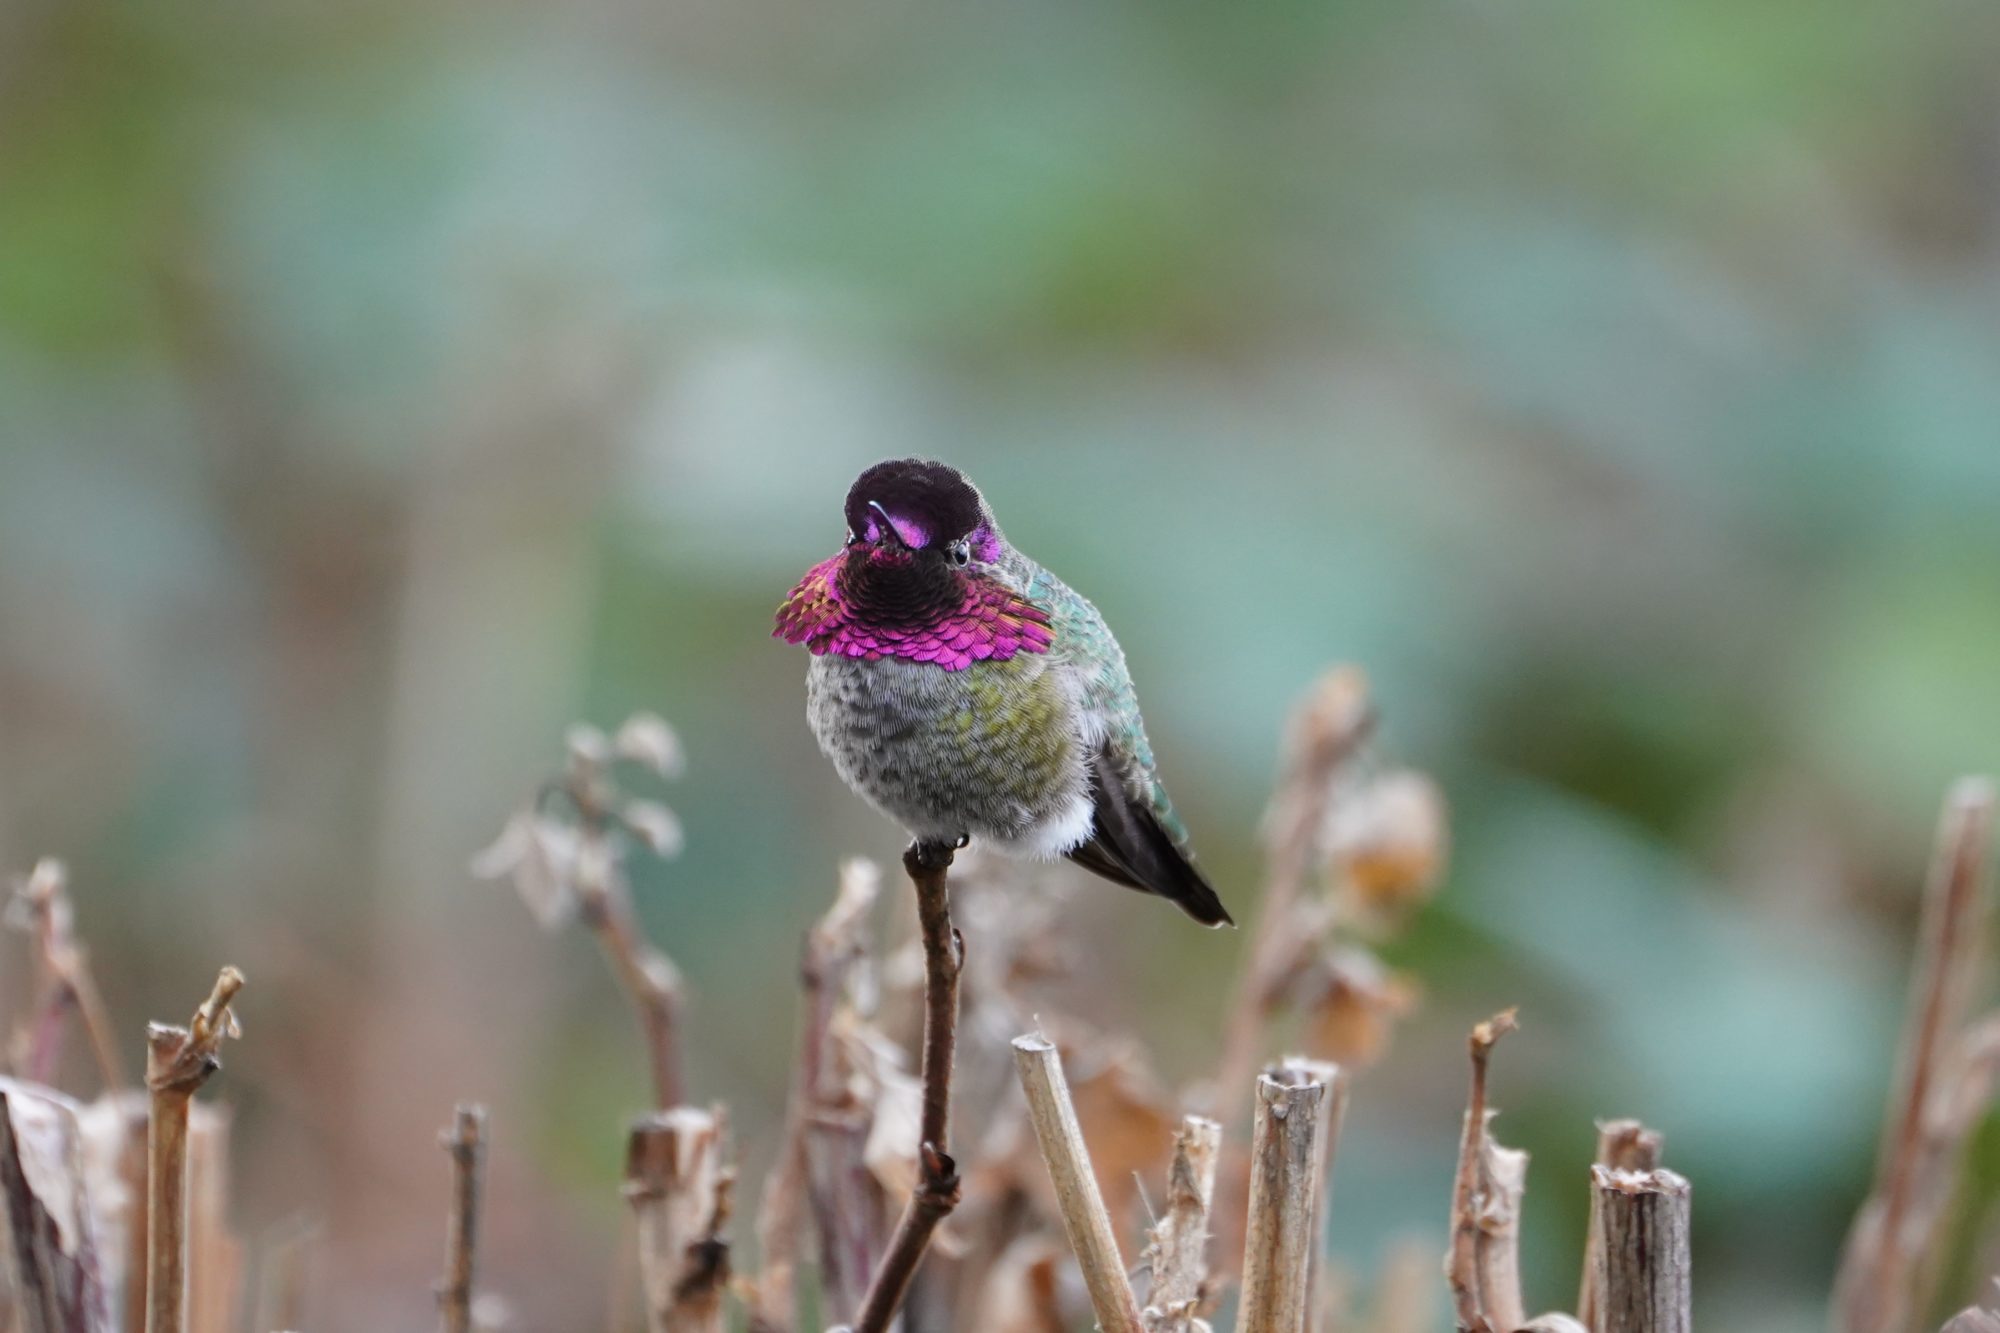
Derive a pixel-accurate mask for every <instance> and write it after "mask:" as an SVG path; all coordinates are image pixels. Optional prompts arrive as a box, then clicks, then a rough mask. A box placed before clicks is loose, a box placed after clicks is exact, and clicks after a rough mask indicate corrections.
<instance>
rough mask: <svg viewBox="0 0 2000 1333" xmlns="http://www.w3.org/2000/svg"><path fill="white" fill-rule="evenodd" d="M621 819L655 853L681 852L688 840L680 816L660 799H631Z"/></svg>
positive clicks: (673, 853)
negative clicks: (662, 803) (683, 831)
mask: <svg viewBox="0 0 2000 1333" xmlns="http://www.w3.org/2000/svg"><path fill="white" fill-rule="evenodd" d="M618 818H619V819H620V820H621V821H622V822H623V823H624V825H625V827H626V828H628V829H630V830H632V834H633V836H634V837H636V838H638V839H639V841H640V842H643V843H645V844H646V847H647V848H648V849H649V850H650V851H651V852H652V853H653V854H654V855H656V856H664V857H674V856H679V855H680V853H681V848H682V846H683V845H684V844H685V842H686V838H685V836H684V835H683V834H682V832H681V821H680V817H679V816H678V815H676V814H675V813H674V812H673V811H671V810H669V809H667V807H666V806H664V805H661V804H660V803H659V802H658V801H627V802H626V803H625V806H624V808H623V809H621V810H620V811H619V812H618Z"/></svg>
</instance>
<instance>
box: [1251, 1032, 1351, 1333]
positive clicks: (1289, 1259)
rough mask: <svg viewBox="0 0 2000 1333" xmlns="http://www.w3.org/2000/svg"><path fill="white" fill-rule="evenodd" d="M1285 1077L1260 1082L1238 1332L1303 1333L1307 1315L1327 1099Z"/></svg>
mask: <svg viewBox="0 0 2000 1333" xmlns="http://www.w3.org/2000/svg"><path fill="white" fill-rule="evenodd" d="M1286 1076H1287V1075H1286V1074H1285V1072H1284V1067H1282V1066H1281V1067H1280V1070H1279V1073H1278V1075H1277V1076H1275V1077H1274V1076H1273V1075H1272V1074H1268V1073H1267V1074H1264V1075H1263V1076H1261V1077H1260V1078H1259V1079H1258V1080H1257V1109H1256V1119H1255V1122H1254V1123H1253V1125H1252V1129H1251V1142H1250V1211H1249V1220H1248V1224H1247V1226H1246V1228H1245V1236H1244V1242H1243V1305H1242V1311H1241V1313H1240V1315H1239V1316H1238V1322H1237V1330H1238V1333H1302V1330H1303V1329H1304V1328H1305V1327H1306V1316H1307V1314H1308V1312H1309V1310H1310V1309H1311V1304H1310V1301H1311V1288H1312V1267H1313V1255H1314V1253H1315V1251H1316V1250H1317V1249H1318V1247H1319V1237H1318V1235H1317V1233H1316V1232H1315V1231H1314V1226H1315V1224H1316V1222H1317V1220H1318V1218H1319V1193H1320V1171H1321V1167H1322V1163H1323V1161H1324V1139H1325V1135H1326V1133H1327V1129H1328V1125H1327V1119H1328V1117H1327V1111H1328V1110H1329V1109H1330V1108H1329V1107H1328V1106H1327V1103H1328V1101H1329V1100H1330V1099H1329V1097H1328V1089H1327V1085H1326V1084H1325V1083H1321V1082H1301V1083H1298V1084H1292V1083H1287V1082H1285V1081H1283V1079H1284V1078H1285V1077H1286Z"/></svg>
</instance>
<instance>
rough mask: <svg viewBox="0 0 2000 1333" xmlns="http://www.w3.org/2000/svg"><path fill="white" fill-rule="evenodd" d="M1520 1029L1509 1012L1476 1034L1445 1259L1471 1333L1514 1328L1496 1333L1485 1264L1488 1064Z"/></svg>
mask: <svg viewBox="0 0 2000 1333" xmlns="http://www.w3.org/2000/svg"><path fill="white" fill-rule="evenodd" d="M1518 1026H1519V1024H1518V1023H1517V1022H1516V1020H1515V1017H1514V1011H1513V1010H1512V1009H1508V1010H1504V1011H1503V1012H1501V1013H1498V1014H1495V1015H1494V1016H1493V1017H1491V1018H1489V1019H1487V1020H1486V1021H1485V1022H1484V1023H1481V1024H1479V1025H1478V1026H1476V1027H1474V1028H1473V1029H1472V1039H1471V1042H1470V1049H1471V1053H1472V1091H1471V1094H1470V1096H1469V1097H1468V1098H1467V1103H1466V1108H1465V1128H1464V1130H1463V1132H1462V1135H1461V1137H1460V1139H1459V1145H1458V1171H1457V1173H1456V1174H1455V1175H1454V1177H1453V1179H1452V1191H1451V1250H1450V1252H1449V1253H1448V1254H1447V1255H1446V1256H1445V1279H1446V1281H1447V1282H1449V1283H1450V1285H1451V1297H1452V1306H1453V1309H1454V1311H1455V1312H1456V1314H1457V1316H1458V1326H1459V1328H1460V1329H1461V1330H1464V1331H1465V1333H1511V1330H1509V1329H1504V1328H1503V1329H1498V1330H1496V1328H1495V1325H1494V1323H1493V1322H1492V1320H1493V1317H1492V1315H1491V1314H1490V1313H1489V1311H1488V1309H1487V1304H1488V1293H1487V1291H1486V1279H1487V1274H1488V1272H1489V1269H1490V1265H1489V1264H1488V1263H1485V1262H1482V1260H1483V1255H1482V1251H1483V1249H1484V1248H1485V1239H1486V1230H1485V1226H1484V1218H1485V1213H1486V1206H1487V1200H1488V1184H1487V1178H1488V1170H1489V1168H1488V1152H1487V1146H1488V1143H1489V1137H1488V1134H1487V1129H1486V1118H1487V1117H1486V1062H1487V1059H1488V1058H1489V1057H1490V1056H1491V1055H1492V1053H1493V1044H1494V1043H1495V1042H1497V1041H1499V1040H1500V1038H1502V1037H1504V1036H1505V1035H1507V1034H1508V1033H1509V1032H1512V1031H1513V1030H1514V1029H1515V1028H1516V1027H1518ZM1517 1290H1518V1288H1517ZM1503 1299H1504V1298H1503ZM1517 1299H1518V1298H1517Z"/></svg>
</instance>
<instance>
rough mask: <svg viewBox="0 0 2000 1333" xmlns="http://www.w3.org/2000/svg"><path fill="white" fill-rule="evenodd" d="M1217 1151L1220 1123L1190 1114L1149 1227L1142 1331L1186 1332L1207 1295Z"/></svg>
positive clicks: (1219, 1148) (1177, 1140)
mask: <svg viewBox="0 0 2000 1333" xmlns="http://www.w3.org/2000/svg"><path fill="white" fill-rule="evenodd" d="M1221 1155H1222V1126H1221V1125H1219V1124H1217V1123H1216V1122H1215V1121H1213V1120H1208V1119H1205V1118H1203V1117H1201V1116H1198V1115H1191V1116H1188V1117H1186V1118H1185V1119H1183V1120H1182V1121H1181V1128H1180V1132H1179V1133H1178V1134H1176V1135H1175V1136H1174V1161H1173V1166H1172V1167H1171V1168H1170V1169H1169V1171H1168V1173H1167V1210H1166V1212H1165V1213H1164V1214H1162V1215H1161V1217H1160V1220H1159V1222H1158V1223H1157V1224H1156V1225H1155V1226H1154V1227H1153V1230H1152V1235H1151V1238H1150V1240H1149V1242H1148V1244H1147V1247H1146V1266H1147V1267H1148V1268H1149V1269H1150V1270H1151V1271H1152V1275H1153V1290H1152V1294H1151V1296H1150V1297H1148V1299H1147V1301H1146V1308H1145V1309H1143V1310H1141V1311H1140V1312H1139V1317H1140V1319H1141V1320H1142V1321H1144V1323H1145V1326H1146V1333H1191V1331H1192V1330H1193V1328H1194V1319H1195V1314H1196V1313H1197V1312H1198V1311H1199V1310H1200V1308H1201V1304H1202V1301H1203V1300H1204V1299H1205V1298H1206V1296H1207V1294H1208V1293H1207V1286H1208V1210H1209V1206H1210V1204H1211V1203H1212V1202H1213V1201H1214V1199H1215V1170H1216V1162H1217V1159H1218V1158H1219V1157H1220V1156H1221Z"/></svg>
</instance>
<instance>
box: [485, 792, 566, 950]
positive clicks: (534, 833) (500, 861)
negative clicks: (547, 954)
mask: <svg viewBox="0 0 2000 1333" xmlns="http://www.w3.org/2000/svg"><path fill="white" fill-rule="evenodd" d="M582 859H583V847H582V839H581V838H579V837H578V835H577V832H576V830H575V829H572V828H570V827H569V826H568V825H565V824H562V823H559V822H558V821H556V820H554V819H550V818H548V817H546V816H543V815H540V814H537V813H536V812H535V811H534V810H533V809H532V808H529V809H523V810H520V811H517V812H516V813H515V814H514V816H513V817H512V818H511V819H509V820H508V821H507V825H506V827H505V828H503V829H501V830H500V836H499V837H497V838H495V839H494V840H493V841H492V843H490V844H489V845H488V846H487V847H486V848H485V849H484V850H483V851H481V852H480V853H479V854H478V855H476V856H474V857H473V858H472V865H471V870H472V873H473V874H474V875H475V876H477V877H478V878H480V879H509V880H512V881H513V884H514V889H515V891H516V892H517V893H519V894H520V895H521V901H522V902H524V903H526V904H527V905H528V910H529V911H530V912H531V913H533V914H534V917H535V920H536V921H538V922H539V923H540V924H541V925H542V927H543V928H544V929H547V930H556V929H559V928H560V927H562V926H563V925H565V924H567V923H568V922H569V921H571V920H572V919H574V918H575V916H576V912H577V896H576V882H577V876H578V874H579V872H580V870H581V862H582Z"/></svg>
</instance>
